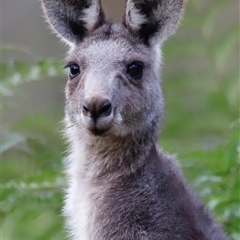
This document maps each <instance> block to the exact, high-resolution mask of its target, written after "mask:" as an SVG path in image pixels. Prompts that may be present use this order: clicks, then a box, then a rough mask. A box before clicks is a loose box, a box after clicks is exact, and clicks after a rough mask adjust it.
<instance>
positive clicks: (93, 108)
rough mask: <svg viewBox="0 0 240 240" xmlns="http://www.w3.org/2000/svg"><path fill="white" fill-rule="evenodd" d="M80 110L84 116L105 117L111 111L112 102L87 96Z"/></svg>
mask: <svg viewBox="0 0 240 240" xmlns="http://www.w3.org/2000/svg"><path fill="white" fill-rule="evenodd" d="M82 112H83V115H84V116H90V117H91V118H93V119H95V120H96V119H97V118H99V117H107V116H109V115H110V114H111V112H112V104H111V102H110V101H109V100H108V99H99V98H88V99H86V100H85V101H84V102H83V105H82Z"/></svg>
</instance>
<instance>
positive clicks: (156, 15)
mask: <svg viewBox="0 0 240 240" xmlns="http://www.w3.org/2000/svg"><path fill="white" fill-rule="evenodd" d="M184 2H185V0H127V2H126V9H125V15H124V20H123V23H124V25H125V26H126V27H127V28H128V29H129V30H130V31H131V32H132V33H133V34H135V35H137V36H138V37H140V38H141V39H143V41H144V43H146V44H150V45H152V44H155V43H161V42H163V41H165V40H166V39H167V38H168V37H169V36H170V35H171V34H173V33H174V31H175V30H176V28H177V26H178V23H179V21H180V19H181V16H182V14H183V9H184V5H185V4H184Z"/></svg>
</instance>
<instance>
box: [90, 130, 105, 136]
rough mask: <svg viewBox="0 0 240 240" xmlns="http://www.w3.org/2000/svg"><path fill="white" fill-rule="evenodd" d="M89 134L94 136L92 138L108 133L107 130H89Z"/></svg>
mask: <svg viewBox="0 0 240 240" xmlns="http://www.w3.org/2000/svg"><path fill="white" fill-rule="evenodd" d="M90 132H91V133H92V134H93V135H94V136H104V135H106V133H107V132H108V130H107V129H105V130H100V129H97V128H94V129H91V130H90Z"/></svg>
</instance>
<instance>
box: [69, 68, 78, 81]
mask: <svg viewBox="0 0 240 240" xmlns="http://www.w3.org/2000/svg"><path fill="white" fill-rule="evenodd" d="M79 73H80V67H79V66H78V65H77V64H72V65H70V66H69V78H70V79H71V80H72V79H73V78H75V77H76V76H77V75H78V74H79Z"/></svg>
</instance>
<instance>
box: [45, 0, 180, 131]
mask: <svg viewBox="0 0 240 240" xmlns="http://www.w3.org/2000/svg"><path fill="white" fill-rule="evenodd" d="M42 3H43V8H44V11H45V13H46V17H47V19H48V21H49V23H50V26H51V27H52V29H53V31H55V33H56V34H57V35H58V36H60V38H61V39H62V40H63V41H64V42H66V43H67V44H68V45H70V46H71V49H72V50H71V51H70V53H69V55H68V57H67V59H66V66H67V67H69V80H68V83H67V87H66V99H67V101H66V103H67V104H66V120H67V121H66V122H67V123H68V124H67V125H69V123H70V124H74V125H76V126H77V129H78V131H80V132H84V133H88V134H90V135H91V134H92V135H101V136H104V135H115V136H124V135H127V134H146V133H147V134H150V133H151V132H152V133H154V134H156V135H157V134H158V129H159V123H160V122H161V117H162V116H163V100H162V93H161V89H160V86H159V76H158V65H159V64H158V63H159V62H160V46H161V43H162V42H163V41H165V40H166V39H167V38H168V37H169V36H170V35H171V34H172V33H173V32H174V30H175V29H176V28H177V25H178V22H179V20H180V18H181V15H182V12H183V8H184V0H152V1H149V0H127V1H126V8H125V13H124V17H123V21H122V22H119V23H111V22H109V21H107V20H106V18H105V15H104V13H103V10H102V7H101V2H100V0H75V1H69V0H42Z"/></svg>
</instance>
